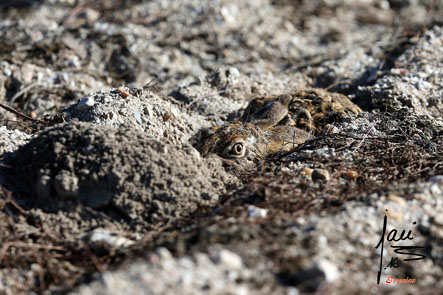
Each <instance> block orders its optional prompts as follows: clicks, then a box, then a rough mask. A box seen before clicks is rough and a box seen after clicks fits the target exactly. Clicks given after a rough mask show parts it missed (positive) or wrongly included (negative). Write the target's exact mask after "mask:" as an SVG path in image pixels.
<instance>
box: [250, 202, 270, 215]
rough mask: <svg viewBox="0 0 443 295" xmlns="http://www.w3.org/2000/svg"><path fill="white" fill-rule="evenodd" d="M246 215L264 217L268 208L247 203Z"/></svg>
mask: <svg viewBox="0 0 443 295" xmlns="http://www.w3.org/2000/svg"><path fill="white" fill-rule="evenodd" d="M248 215H249V217H251V218H263V217H266V215H268V210H266V209H263V208H259V207H255V206H252V205H249V206H248Z"/></svg>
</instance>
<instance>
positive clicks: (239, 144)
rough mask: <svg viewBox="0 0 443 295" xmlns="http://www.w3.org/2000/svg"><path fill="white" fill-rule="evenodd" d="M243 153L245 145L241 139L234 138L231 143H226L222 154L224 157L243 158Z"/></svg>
mask: <svg viewBox="0 0 443 295" xmlns="http://www.w3.org/2000/svg"><path fill="white" fill-rule="evenodd" d="M245 155H246V146H245V143H244V141H242V140H236V141H234V143H233V144H230V145H228V146H227V147H226V148H225V150H224V151H223V154H222V156H223V157H225V158H243V157H244V156H245Z"/></svg>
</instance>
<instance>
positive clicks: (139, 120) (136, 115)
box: [134, 111, 143, 124]
mask: <svg viewBox="0 0 443 295" xmlns="http://www.w3.org/2000/svg"><path fill="white" fill-rule="evenodd" d="M134 117H135V120H136V121H137V122H138V123H139V124H142V123H143V122H142V117H141V115H140V113H139V112H138V111H134Z"/></svg>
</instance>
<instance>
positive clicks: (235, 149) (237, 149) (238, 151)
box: [232, 143, 243, 155]
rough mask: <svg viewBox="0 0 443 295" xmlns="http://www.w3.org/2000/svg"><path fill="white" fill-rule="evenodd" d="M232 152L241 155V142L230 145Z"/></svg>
mask: <svg viewBox="0 0 443 295" xmlns="http://www.w3.org/2000/svg"><path fill="white" fill-rule="evenodd" d="M232 152H233V153H234V154H236V155H241V154H242V152H243V144H242V143H236V144H234V146H233V147H232Z"/></svg>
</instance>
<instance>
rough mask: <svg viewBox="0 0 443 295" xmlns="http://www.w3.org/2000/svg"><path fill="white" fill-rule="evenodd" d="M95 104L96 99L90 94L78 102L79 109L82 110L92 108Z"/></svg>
mask: <svg viewBox="0 0 443 295" xmlns="http://www.w3.org/2000/svg"><path fill="white" fill-rule="evenodd" d="M94 104H95V101H94V99H93V98H92V97H90V96H86V97H84V98H82V100H80V101H79V102H78V103H77V110H78V111H80V112H82V111H87V110H89V109H90V108H92V107H93V106H94Z"/></svg>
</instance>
